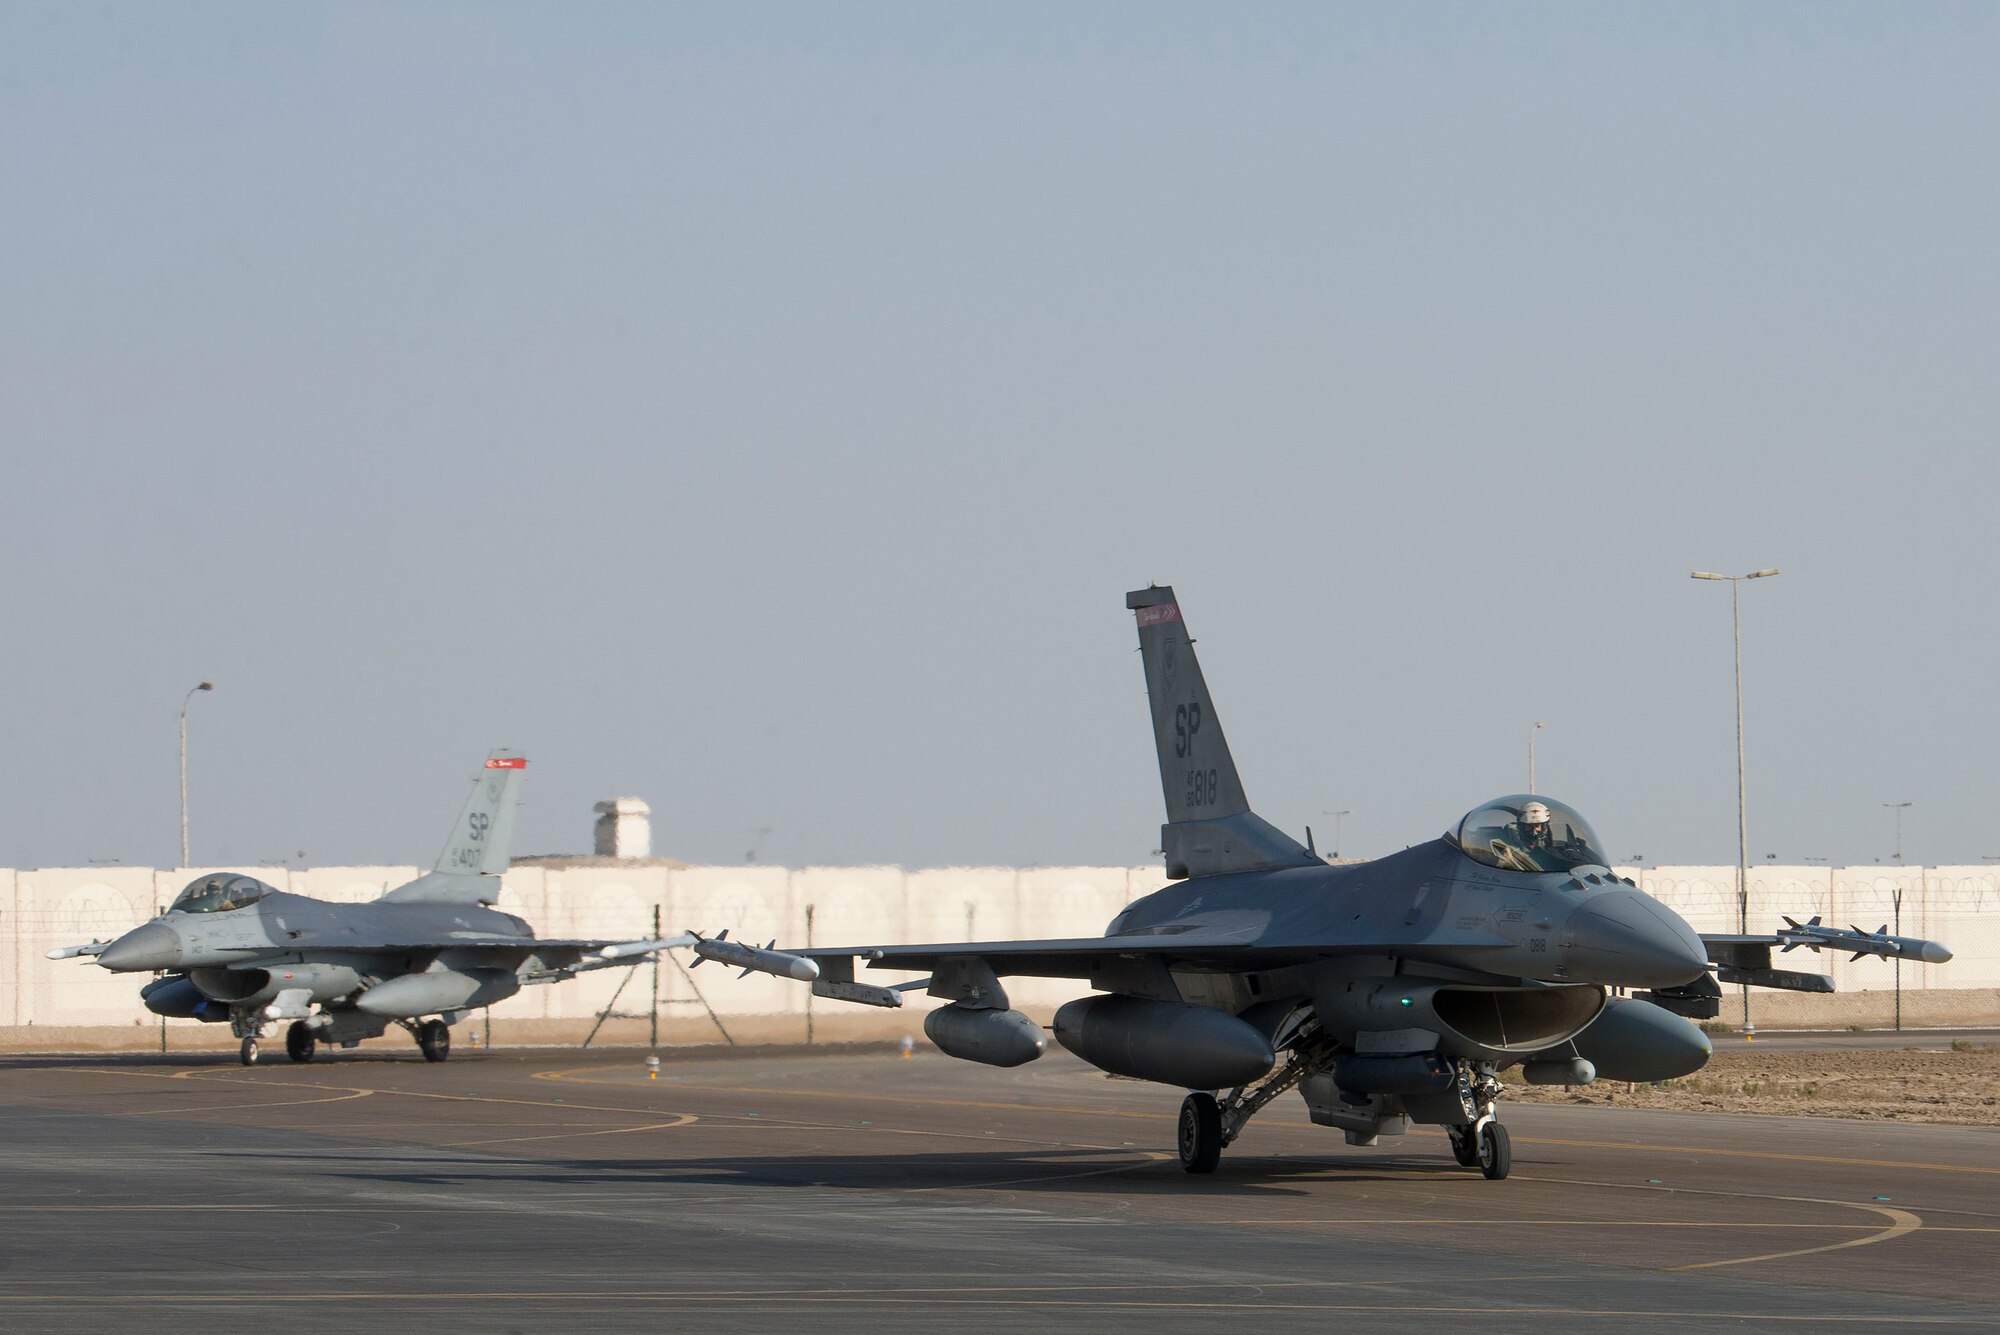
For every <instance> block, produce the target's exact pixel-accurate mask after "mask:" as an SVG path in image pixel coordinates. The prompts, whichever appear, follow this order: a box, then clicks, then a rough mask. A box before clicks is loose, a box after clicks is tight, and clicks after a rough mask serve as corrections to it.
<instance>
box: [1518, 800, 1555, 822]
mask: <svg viewBox="0 0 2000 1335" xmlns="http://www.w3.org/2000/svg"><path fill="white" fill-rule="evenodd" d="M1549 820H1550V816H1549V809H1548V807H1547V806H1546V805H1545V804H1544V803H1541V802H1530V803H1528V804H1527V805H1526V806H1524V807H1522V808H1521V824H1523V825H1547V824H1548V823H1549Z"/></svg>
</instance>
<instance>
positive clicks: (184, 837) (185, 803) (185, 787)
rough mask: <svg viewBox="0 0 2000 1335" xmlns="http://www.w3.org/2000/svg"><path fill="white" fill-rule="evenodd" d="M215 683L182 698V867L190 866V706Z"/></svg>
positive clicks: (192, 688)
mask: <svg viewBox="0 0 2000 1335" xmlns="http://www.w3.org/2000/svg"><path fill="white" fill-rule="evenodd" d="M214 689H215V683H214V682H212V681H204V682H201V683H199V684H197V685H194V686H190V687H188V693H187V694H186V695H185V696H183V697H182V698H181V866H182V867H183V868H185V867H186V866H187V865H188V706H189V705H190V704H192V703H193V702H194V697H195V695H196V693H197V692H200V691H212V690H214Z"/></svg>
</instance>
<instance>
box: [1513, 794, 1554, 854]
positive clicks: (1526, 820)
mask: <svg viewBox="0 0 2000 1335" xmlns="http://www.w3.org/2000/svg"><path fill="white" fill-rule="evenodd" d="M1552 819H1554V817H1553V815H1552V814H1551V813H1550V811H1549V809H1548V807H1547V806H1546V805H1545V804H1543V803H1541V802H1529V803H1528V804H1527V805H1525V806H1523V807H1522V808H1521V847H1523V848H1530V849H1533V848H1554V847H1555V837H1554V836H1553V835H1551V834H1550V833H1549V822H1550V821H1551V820H1552Z"/></svg>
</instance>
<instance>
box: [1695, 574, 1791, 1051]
mask: <svg viewBox="0 0 2000 1335" xmlns="http://www.w3.org/2000/svg"><path fill="white" fill-rule="evenodd" d="M1777 573H1778V572H1777V571H1776V570H1753V571H1751V572H1750V573H1749V574H1747V575H1718V574H1715V573H1714V572H1713V571H1708V570H1696V571H1694V572H1692V573H1691V574H1690V575H1689V578H1690V579H1724V580H1728V581H1729V628H1730V638H1731V643H1732V644H1733V645H1734V646H1735V656H1736V930H1737V932H1738V933H1739V934H1741V935H1748V934H1749V931H1750V823H1749V818H1748V815H1747V812H1746V809H1745V806H1744V802H1743V615H1742V610H1741V598H1740V593H1741V585H1742V583H1743V581H1744V580H1746V579H1764V578H1766V577H1767V576H1770V575H1775V574H1777ZM1743 1026H1744V1028H1746V1029H1747V1028H1749V1026H1750V989H1749V988H1748V987H1747V986H1746V987H1744V988H1743Z"/></svg>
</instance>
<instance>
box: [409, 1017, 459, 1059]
mask: <svg viewBox="0 0 2000 1335" xmlns="http://www.w3.org/2000/svg"><path fill="white" fill-rule="evenodd" d="M396 1023H397V1024H399V1025H401V1026H402V1027H403V1028H404V1029H405V1030H406V1031H407V1032H408V1033H409V1035H410V1037H411V1038H414V1039H416V1040H417V1051H419V1052H421V1053H423V1054H424V1060H425V1061H427V1062H441V1061H443V1060H444V1059H445V1058H446V1057H449V1056H451V1026H450V1025H448V1024H446V1023H445V1022H444V1021H443V1020H424V1021H422V1022H421V1023H419V1022H418V1021H415V1020H398V1021H396Z"/></svg>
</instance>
